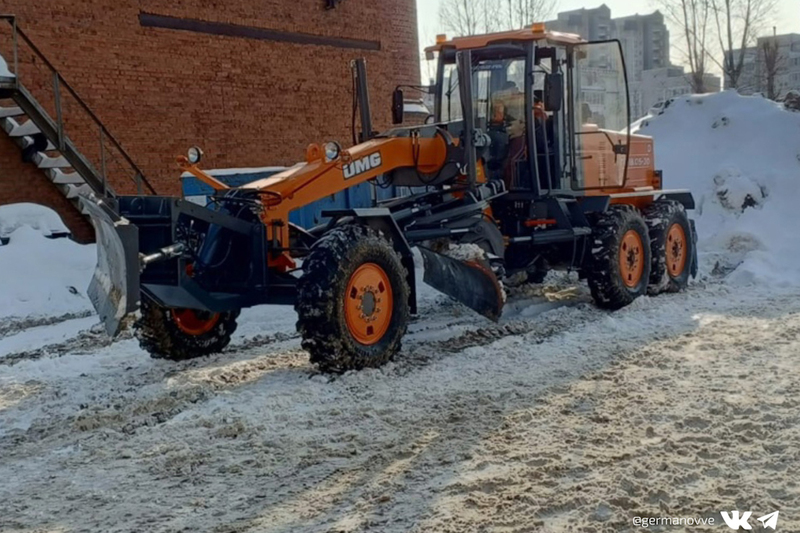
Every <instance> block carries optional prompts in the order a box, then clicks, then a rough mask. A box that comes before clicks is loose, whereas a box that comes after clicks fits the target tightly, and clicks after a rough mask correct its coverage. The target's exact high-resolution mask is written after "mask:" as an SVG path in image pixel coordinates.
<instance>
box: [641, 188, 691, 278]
mask: <svg viewBox="0 0 800 533" xmlns="http://www.w3.org/2000/svg"><path fill="white" fill-rule="evenodd" d="M645 219H646V220H647V226H648V228H649V232H650V249H651V250H652V271H651V273H650V288H649V292H650V293H651V294H659V293H662V292H680V291H682V290H684V289H685V288H686V287H688V286H689V278H690V277H691V275H692V269H693V268H694V265H693V263H694V261H696V259H695V257H696V249H695V239H694V232H693V231H692V226H691V222H690V221H689V217H688V215H687V214H686V209H684V207H683V205H681V204H680V203H678V202H675V201H673V200H659V201H658V202H655V203H654V204H653V205H651V206H650V207H649V208H648V209H647V211H646V212H645Z"/></svg>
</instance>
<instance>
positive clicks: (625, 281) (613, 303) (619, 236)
mask: <svg viewBox="0 0 800 533" xmlns="http://www.w3.org/2000/svg"><path fill="white" fill-rule="evenodd" d="M592 240H593V242H592V259H591V261H590V264H589V269H588V272H587V280H588V282H589V288H590V289H591V292H592V297H593V298H594V301H595V303H596V304H597V305H598V306H599V307H602V308H604V309H612V310H616V309H621V308H623V307H625V306H627V305H630V304H631V303H633V301H634V300H635V299H637V298H638V297H640V296H642V295H644V294H646V293H647V287H648V285H649V283H650V271H651V268H652V262H651V257H652V254H651V251H650V235H649V232H648V228H647V224H646V222H645V219H644V217H643V216H642V214H641V213H640V212H639V210H638V209H636V208H635V207H632V206H628V205H615V206H612V207H611V208H610V209H609V210H608V211H606V212H605V213H602V214H600V215H598V216H597V219H596V220H595V224H594V229H593V232H592Z"/></svg>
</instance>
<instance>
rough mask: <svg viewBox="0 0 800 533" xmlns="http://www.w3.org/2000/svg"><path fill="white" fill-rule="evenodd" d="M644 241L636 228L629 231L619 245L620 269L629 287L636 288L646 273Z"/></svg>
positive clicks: (623, 279) (624, 281)
mask: <svg viewBox="0 0 800 533" xmlns="http://www.w3.org/2000/svg"><path fill="white" fill-rule="evenodd" d="M644 261H645V254H644V243H643V242H642V237H641V236H640V235H639V233H638V232H636V231H635V230H630V231H628V232H627V233H626V234H625V236H623V237H622V243H621V244H620V247H619V271H620V274H621V275H622V281H623V283H625V286H626V287H628V288H629V289H633V288H636V287H637V286H638V285H639V283H640V282H641V281H642V275H643V274H644Z"/></svg>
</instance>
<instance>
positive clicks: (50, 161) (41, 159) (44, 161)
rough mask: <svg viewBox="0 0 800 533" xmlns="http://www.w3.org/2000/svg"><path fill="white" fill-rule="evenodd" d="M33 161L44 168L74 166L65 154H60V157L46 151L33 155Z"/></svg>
mask: <svg viewBox="0 0 800 533" xmlns="http://www.w3.org/2000/svg"><path fill="white" fill-rule="evenodd" d="M33 161H34V162H35V163H36V166H37V167H39V168H42V169H46V168H72V165H70V163H69V161H67V158H66V157H64V156H63V155H59V156H58V157H50V156H49V155H47V154H45V153H44V152H37V153H36V154H35V155H34V156H33Z"/></svg>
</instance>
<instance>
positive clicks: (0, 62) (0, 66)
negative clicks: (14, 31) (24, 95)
mask: <svg viewBox="0 0 800 533" xmlns="http://www.w3.org/2000/svg"><path fill="white" fill-rule="evenodd" d="M0 77H4V78H14V77H15V76H14V73H13V72H11V71H10V70H9V69H8V63H6V60H5V58H4V57H3V56H1V55H0Z"/></svg>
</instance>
